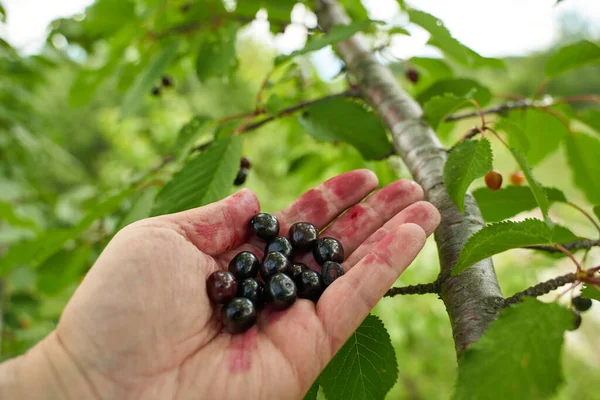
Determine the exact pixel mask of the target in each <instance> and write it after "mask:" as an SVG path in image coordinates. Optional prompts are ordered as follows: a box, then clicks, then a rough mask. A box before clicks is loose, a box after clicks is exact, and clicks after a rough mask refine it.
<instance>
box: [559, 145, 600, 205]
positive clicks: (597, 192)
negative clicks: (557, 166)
mask: <svg viewBox="0 0 600 400" xmlns="http://www.w3.org/2000/svg"><path fill="white" fill-rule="evenodd" d="M566 145H567V160H568V162H569V165H570V166H571V173H572V174H573V180H574V181H575V184H576V185H577V186H578V187H579V188H580V189H581V190H582V191H583V193H584V194H585V196H586V198H587V199H588V200H589V201H590V202H591V203H594V204H600V180H599V179H598V177H599V176H600V162H598V154H600V140H598V139H597V138H596V137H592V136H589V135H586V134H583V133H574V134H572V135H570V136H569V137H568V138H567V140H566Z"/></svg>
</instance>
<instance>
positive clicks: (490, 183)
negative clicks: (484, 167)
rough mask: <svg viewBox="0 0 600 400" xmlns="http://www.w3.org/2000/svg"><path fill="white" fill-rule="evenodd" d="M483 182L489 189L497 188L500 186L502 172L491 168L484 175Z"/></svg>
mask: <svg viewBox="0 0 600 400" xmlns="http://www.w3.org/2000/svg"><path fill="white" fill-rule="evenodd" d="M484 180H485V184H486V185H487V187H488V188H490V189H491V190H498V189H500V187H501V186H502V174H500V172H498V171H496V170H491V171H490V172H488V173H487V174H485V177H484Z"/></svg>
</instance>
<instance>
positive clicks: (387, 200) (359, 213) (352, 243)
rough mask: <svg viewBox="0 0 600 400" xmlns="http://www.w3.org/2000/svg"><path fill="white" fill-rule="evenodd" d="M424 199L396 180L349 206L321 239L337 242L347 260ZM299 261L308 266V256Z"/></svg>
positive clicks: (412, 185) (408, 184)
mask: <svg viewBox="0 0 600 400" xmlns="http://www.w3.org/2000/svg"><path fill="white" fill-rule="evenodd" d="M421 199H423V189H421V187H420V186H419V185H418V184H417V183H415V182H413V181H410V180H406V179H403V180H399V181H396V182H393V183H390V184H389V185H387V186H385V187H384V188H382V189H381V190H378V191H377V192H375V193H373V194H372V195H371V196H369V197H368V198H367V199H366V200H365V201H364V202H362V203H359V204H356V205H354V206H352V207H351V208H350V209H349V210H348V211H347V212H346V213H344V214H343V215H342V216H340V217H339V218H338V219H337V220H335V221H334V222H333V224H332V225H331V226H330V227H328V228H327V229H326V230H325V231H324V232H323V233H322V235H321V236H330V237H334V238H336V239H338V240H339V241H340V243H341V244H342V246H343V247H344V252H345V254H346V257H348V255H350V254H352V252H353V251H354V250H355V249H356V248H357V247H358V246H359V245H360V244H361V243H362V242H363V241H364V240H365V239H366V238H368V237H369V236H370V235H371V234H372V233H373V232H375V231H376V230H377V229H379V228H380V227H381V226H382V225H383V224H385V223H386V222H387V221H388V220H389V219H390V218H392V217H394V216H395V215H396V214H397V213H398V212H400V211H402V210H403V209H405V208H406V207H407V206H409V205H410V204H412V203H414V202H416V201H419V200H421ZM300 258H301V259H299V261H301V262H304V263H308V264H311V263H312V261H311V257H310V255H308V254H307V255H304V256H302V257H300Z"/></svg>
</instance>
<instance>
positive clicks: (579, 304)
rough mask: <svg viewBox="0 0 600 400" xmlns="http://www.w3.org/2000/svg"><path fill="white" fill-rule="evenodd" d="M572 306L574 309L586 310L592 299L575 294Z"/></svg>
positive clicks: (590, 305)
mask: <svg viewBox="0 0 600 400" xmlns="http://www.w3.org/2000/svg"><path fill="white" fill-rule="evenodd" d="M572 302H573V307H575V309H576V310H577V311H581V312H584V311H587V310H589V309H590V308H591V307H592V300H591V299H588V298H585V297H581V296H577V297H573V300H572Z"/></svg>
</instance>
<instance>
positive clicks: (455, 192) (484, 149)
mask: <svg viewBox="0 0 600 400" xmlns="http://www.w3.org/2000/svg"><path fill="white" fill-rule="evenodd" d="M491 169H492V146H491V145H490V142H489V141H488V140H487V139H482V140H465V141H462V142H460V143H459V144H457V145H456V147H455V148H454V150H452V152H451V153H450V155H449V156H448V160H446V164H445V165H444V184H445V185H446V190H447V191H448V194H449V195H450V198H451V199H452V201H453V202H454V204H456V207H458V209H459V210H460V211H461V212H464V210H465V194H466V193H467V189H468V188H469V185H471V183H472V182H473V181H474V180H475V179H477V178H481V177H482V176H484V175H485V174H486V173H487V172H488V171H490V170H491Z"/></svg>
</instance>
